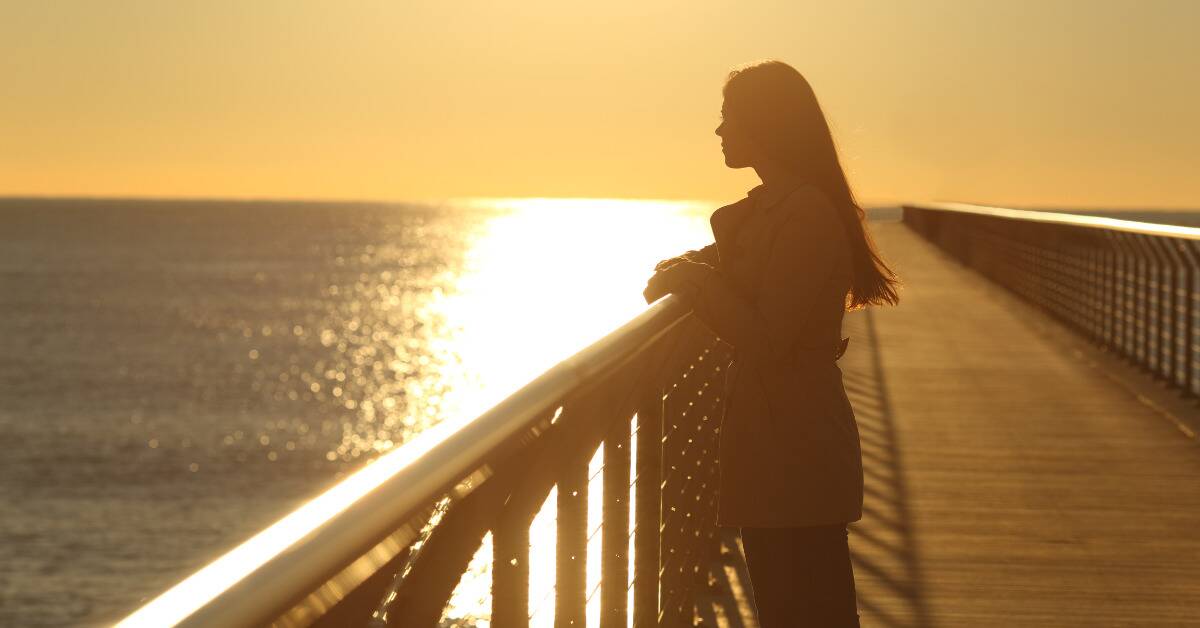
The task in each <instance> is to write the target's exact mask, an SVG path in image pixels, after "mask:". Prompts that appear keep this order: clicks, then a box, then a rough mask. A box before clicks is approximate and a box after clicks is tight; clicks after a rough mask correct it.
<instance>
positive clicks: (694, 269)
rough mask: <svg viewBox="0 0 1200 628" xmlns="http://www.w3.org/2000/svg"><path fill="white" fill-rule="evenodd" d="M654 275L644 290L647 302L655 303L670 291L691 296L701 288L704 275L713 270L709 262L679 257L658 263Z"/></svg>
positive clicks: (643, 294) (686, 296) (687, 296)
mask: <svg viewBox="0 0 1200 628" xmlns="http://www.w3.org/2000/svg"><path fill="white" fill-rule="evenodd" d="M654 268H655V270H656V271H657V272H655V273H654V276H653V277H651V278H650V280H649V281H647V282H646V289H645V290H643V291H642V296H643V297H645V299H646V303H654V302H655V301H657V300H659V299H661V298H662V297H663V296H664V295H666V294H668V293H674V294H679V295H682V296H684V297H685V298H689V297H690V296H691V294H692V293H693V291H695V290H696V289H697V288H699V286H700V283H701V282H702V281H703V280H704V277H705V276H706V275H707V274H708V273H710V272H712V267H711V266H709V265H708V264H700V263H698V262H690V261H687V260H681V259H679V258H671V259H669V260H663V261H661V262H659V263H658V265H656V266H655V267H654Z"/></svg>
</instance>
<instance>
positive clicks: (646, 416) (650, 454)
mask: <svg viewBox="0 0 1200 628" xmlns="http://www.w3.org/2000/svg"><path fill="white" fill-rule="evenodd" d="M662 422H663V392H662V389H661V388H660V387H658V386H651V387H650V390H649V392H648V393H647V394H646V397H645V399H644V400H642V401H641V403H640V404H639V405H638V411H637V436H636V438H637V461H636V467H637V480H636V482H637V503H636V504H634V525H635V528H636V529H635V531H634V536H633V556H634V562H633V625H634V628H651V627H652V626H657V625H658V612H659V581H658V577H659V564H660V559H659V535H660V534H661V527H662V446H663V443H662V434H663V426H662Z"/></svg>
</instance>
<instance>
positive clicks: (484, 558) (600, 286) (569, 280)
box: [440, 199, 712, 626]
mask: <svg viewBox="0 0 1200 628" xmlns="http://www.w3.org/2000/svg"><path fill="white" fill-rule="evenodd" d="M478 202H479V203H486V204H488V205H489V206H491V207H495V208H496V209H497V210H499V212H498V214H497V216H496V217H495V218H493V219H492V220H490V221H489V223H488V225H487V226H486V228H485V229H483V230H482V231H481V233H482V235H481V236H480V237H479V239H478V241H477V242H475V243H473V244H472V246H471V247H470V250H469V253H468V259H467V261H466V265H465V268H464V272H463V275H462V277H461V278H460V279H459V281H458V283H457V288H458V290H457V291H456V292H455V293H453V294H449V295H447V296H446V297H445V299H444V301H443V302H442V303H441V304H440V306H441V311H442V312H443V313H444V314H445V316H446V317H447V320H452V321H455V323H456V325H455V329H456V331H455V333H454V334H453V335H452V336H451V337H449V338H446V339H445V341H446V343H447V345H448V346H447V349H448V350H450V351H451V352H452V353H453V354H455V355H456V356H457V357H458V358H459V361H457V362H454V363H453V364H454V369H455V370H456V371H457V372H454V373H447V374H446V375H447V376H448V377H450V379H452V380H454V381H455V382H456V384H455V386H454V388H453V392H452V393H451V395H450V396H451V397H453V399H447V400H446V401H447V402H449V405H448V406H447V407H448V408H449V409H452V411H451V412H449V414H450V415H451V416H456V417H461V420H470V418H473V417H474V416H477V415H478V414H480V413H481V412H483V411H484V410H486V409H487V408H489V407H491V406H492V405H494V404H495V403H496V402H498V401H500V400H501V399H502V398H504V397H505V396H506V395H507V394H509V393H511V392H512V391H513V390H515V389H517V388H519V387H520V386H521V385H523V384H524V383H526V382H528V381H529V380H531V379H533V378H534V377H536V376H537V375H538V374H540V373H541V372H543V371H545V370H546V369H547V368H549V367H550V366H553V365H554V364H555V363H556V362H558V361H559V360H562V359H564V358H566V357H569V356H570V355H571V354H573V353H575V352H576V351H578V350H579V349H580V348H582V347H584V346H586V345H587V344H588V343H590V342H592V341H594V340H596V339H598V338H600V337H602V336H603V335H604V334H606V333H608V332H609V331H611V330H612V329H613V328H615V327H616V326H618V325H620V324H621V323H623V322H625V321H626V320H628V319H629V318H631V317H633V316H635V315H636V314H637V313H639V312H640V311H642V310H643V309H644V308H645V307H646V303H645V301H644V299H643V298H642V294H641V293H642V289H643V288H644V287H645V283H646V280H647V279H649V277H650V275H651V274H652V273H653V267H654V264H655V263H656V262H658V261H659V260H661V259H663V258H665V257H670V256H672V255H676V254H678V253H681V252H683V251H685V250H687V249H690V248H698V247H700V246H703V245H704V244H706V243H708V242H711V241H712V237H711V232H710V230H709V227H708V222H707V216H708V213H709V212H708V211H707V210H709V209H711V207H709V206H708V205H705V204H701V203H685V202H662V201H629V200H606V199H570V200H560V199H489V200H481V201H478ZM602 456H603V452H602V449H601V450H600V451H597V453H596V456H595V457H594V458H593V459H592V461H591V465H590V466H591V469H592V472H591V473H590V475H591V476H592V477H593V480H592V486H591V487H590V488H589V491H588V496H589V499H588V502H589V503H588V532H589V539H590V540H589V543H588V551H587V564H588V591H589V594H590V595H591V599H590V601H589V605H588V615H589V617H588V619H589V621H590V622H594V621H598V612H599V606H598V604H597V602H598V598H599V595H598V592H597V589H596V587H597V586H598V585H599V562H600V560H599V559H600V538H601V534H599V533H598V527H599V526H600V510H601V503H600V501H599V499H600V497H601V495H602V488H601V487H602V482H603V472H602V471H601V470H600V461H601V459H602ZM556 499H557V496H556V493H555V492H554V491H552V492H551V493H550V495H549V496H548V497H547V499H546V502H545V504H544V505H543V507H542V509H541V511H540V512H539V514H538V515H537V517H536V518H535V519H534V522H533V524H532V529H531V530H530V538H531V539H534V541H533V545H532V547H531V548H530V562H531V565H530V583H529V598H530V599H529V608H530V612H531V613H532V617H531V623H532V624H533V625H547V626H549V625H553V622H554V579H555V567H554V552H555V541H554V540H555V520H554V504H555V502H556ZM490 560H491V538H490V535H489V537H488V538H487V539H485V542H484V545H483V547H481V548H480V551H479V553H478V554H477V555H476V558H475V560H473V561H472V564H471V567H470V568H469V571H468V573H467V574H466V576H465V577H464V578H463V581H462V582H461V583H460V585H459V587H458V589H457V590H456V591H455V594H454V597H453V598H452V599H451V603H450V605H449V607H448V608H447V611H446V615H447V618H454V619H461V620H463V621H464V623H466V624H467V625H472V624H473V625H476V626H486V625H488V622H487V613H488V610H489V607H490V602H489V596H490V592H489V590H490V585H491V582H490Z"/></svg>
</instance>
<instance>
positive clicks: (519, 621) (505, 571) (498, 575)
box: [492, 518, 530, 628]
mask: <svg viewBox="0 0 1200 628" xmlns="http://www.w3.org/2000/svg"><path fill="white" fill-rule="evenodd" d="M529 523H530V522H529V520H526V519H524V518H519V519H518V520H507V519H503V518H502V520H501V522H500V524H499V525H497V526H496V529H495V531H493V534H492V626H495V627H496V628H521V627H524V626H528V625H529Z"/></svg>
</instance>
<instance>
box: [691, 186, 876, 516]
mask: <svg viewBox="0 0 1200 628" xmlns="http://www.w3.org/2000/svg"><path fill="white" fill-rule="evenodd" d="M837 211H838V210H837V208H836V207H835V206H834V205H833V204H832V203H831V202H830V201H829V199H828V198H827V197H826V196H825V195H824V194H823V193H822V192H821V191H820V190H818V189H817V188H816V187H813V186H812V185H810V184H805V183H803V182H801V181H799V180H788V181H782V182H774V181H773V182H772V185H770V186H768V185H766V184H763V185H759V186H757V187H755V188H754V189H753V190H751V191H750V192H749V194H748V195H747V197H746V198H744V199H742V200H740V201H738V202H736V203H733V204H731V205H726V206H724V207H721V208H719V209H717V210H716V211H715V212H714V213H713V215H712V218H711V220H710V222H711V224H712V230H713V235H714V236H715V240H716V242H715V243H713V244H711V245H709V246H707V247H704V248H703V249H699V250H697V251H689V252H688V253H687V254H685V255H684V257H685V258H687V259H689V260H690V261H695V262H701V263H705V264H709V265H711V266H712V267H713V268H714V271H713V272H705V273H704V274H703V278H702V279H701V280H700V281H699V282H698V283H697V284H695V286H696V287H695V288H694V289H692V290H691V291H689V293H688V298H690V300H691V301H692V302H693V312H694V315H695V316H697V317H698V318H699V319H700V320H701V321H702V322H703V323H704V324H705V325H706V326H707V327H708V328H709V329H711V330H712V331H713V332H714V333H715V334H716V335H717V336H718V337H720V338H721V339H722V340H724V341H726V342H728V343H729V344H731V345H733V347H734V359H733V362H732V363H731V365H730V368H729V369H727V371H726V380H725V415H724V418H723V420H722V423H721V432H720V456H719V457H720V472H721V482H720V502H719V503H720V505H719V508H718V515H717V519H718V523H719V524H721V525H726V526H803V525H818V524H828V523H839V522H850V521H857V520H858V519H860V518H861V517H862V503H863V473H862V454H861V451H860V448H859V436H858V425H857V423H856V422H855V419H854V410H853V409H852V408H851V406H850V401H849V399H848V398H847V396H846V390H845V388H844V386H843V384H842V371H841V369H840V368H839V367H838V366H837V362H836V360H837V358H838V357H840V355H841V351H843V350H845V346H846V343H845V342H843V341H842V338H841V324H842V317H843V314H844V312H845V306H846V296H847V293H848V292H849V290H850V285H851V277H852V268H851V262H852V260H851V256H850V246H849V240H848V238H847V233H846V230H845V228H844V227H843V225H842V222H841V220H840V218H839V216H838V214H837ZM846 340H848V339H846Z"/></svg>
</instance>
